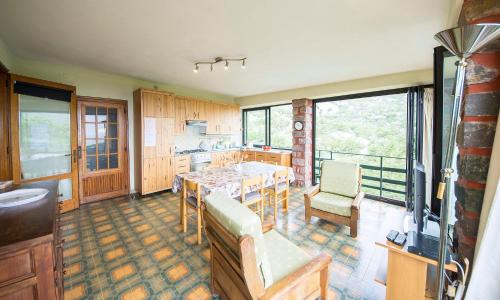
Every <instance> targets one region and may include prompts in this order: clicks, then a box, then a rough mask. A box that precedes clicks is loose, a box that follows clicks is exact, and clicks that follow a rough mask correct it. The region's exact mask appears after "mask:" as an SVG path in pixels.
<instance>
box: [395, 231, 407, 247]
mask: <svg viewBox="0 0 500 300" xmlns="http://www.w3.org/2000/svg"><path fill="white" fill-rule="evenodd" d="M405 242H406V234H404V233H398V236H397V237H396V239H395V240H394V244H396V245H398V246H403V245H404V244H405Z"/></svg>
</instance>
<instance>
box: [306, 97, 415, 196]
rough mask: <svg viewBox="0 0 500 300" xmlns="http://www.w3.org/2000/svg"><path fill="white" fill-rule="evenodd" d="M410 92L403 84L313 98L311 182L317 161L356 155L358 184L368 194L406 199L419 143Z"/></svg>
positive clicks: (318, 166)
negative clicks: (360, 179)
mask: <svg viewBox="0 0 500 300" xmlns="http://www.w3.org/2000/svg"><path fill="white" fill-rule="evenodd" d="M413 93H414V91H413V90H412V89H408V88H405V89H395V90H386V91H379V92H371V93H362V94H355V95H346V96H339V97H331V98H324V99H317V100H315V102H314V172H315V173H314V174H315V176H314V180H315V183H316V182H319V179H320V165H321V161H323V160H329V159H338V160H349V161H355V162H358V163H360V164H361V167H362V168H363V190H364V191H365V192H366V194H367V195H368V196H369V197H373V198H376V199H381V200H385V201H388V202H392V203H396V204H400V205H404V204H406V200H407V195H408V193H410V194H411V187H412V184H411V182H412V181H411V178H408V177H409V176H408V175H409V174H408V173H409V170H410V173H411V170H413V167H412V165H413V164H410V165H408V161H409V160H410V162H413V160H414V159H415V157H414V155H415V154H416V153H417V151H414V149H415V148H416V147H417V146H418V145H417V144H416V140H417V139H415V137H416V135H417V132H416V131H414V129H415V128H417V126H416V125H415V120H416V119H417V118H416V117H415V113H416V111H415V110H413V109H411V107H410V105H413V104H414V102H412V101H410V95H411V96H412V97H413V96H414V94H413ZM410 109H411V111H410ZM410 116H413V117H410ZM408 134H410V136H409V135H408ZM407 146H408V147H407Z"/></svg>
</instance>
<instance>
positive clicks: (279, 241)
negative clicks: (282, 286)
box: [264, 230, 312, 282]
mask: <svg viewBox="0 0 500 300" xmlns="http://www.w3.org/2000/svg"><path fill="white" fill-rule="evenodd" d="M264 241H265V244H266V248H267V254H268V256H269V259H270V262H271V270H272V274H273V281H274V282H278V280H280V279H282V278H283V277H285V276H287V275H288V274H290V273H292V272H294V271H295V270H297V269H299V268H300V267H302V266H304V265H306V264H307V263H309V262H310V261H311V260H312V257H311V256H310V255H309V254H307V253H306V252H305V251H304V250H302V249H301V248H299V247H298V246H297V245H295V244H294V243H292V242H290V241H289V240H288V239H286V238H285V237H283V236H282V235H281V234H279V233H278V232H277V231H275V230H270V231H268V232H266V233H265V234H264Z"/></svg>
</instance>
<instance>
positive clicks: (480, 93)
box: [455, 0, 500, 262]
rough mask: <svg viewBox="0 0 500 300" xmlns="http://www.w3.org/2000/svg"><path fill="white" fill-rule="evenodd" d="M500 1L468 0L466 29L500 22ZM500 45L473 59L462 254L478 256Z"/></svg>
mask: <svg viewBox="0 0 500 300" xmlns="http://www.w3.org/2000/svg"><path fill="white" fill-rule="evenodd" d="M496 2H497V1H495V0H465V1H464V4H463V7H462V13H461V18H460V23H461V25H463V24H475V23H481V22H499V21H500V7H499V6H498V5H497V4H496ZM499 46H500V43H499V42H497V43H493V44H491V45H490V46H488V47H487V48H486V49H485V50H484V51H483V52H481V53H478V54H475V55H473V56H472V57H471V58H470V59H469V60H468V66H467V69H466V75H465V77H466V79H465V91H464V103H463V111H462V112H461V113H462V114H461V123H460V124H459V128H458V136H457V143H458V148H459V154H458V161H457V165H458V170H457V171H458V181H457V182H456V183H455V194H456V196H457V202H456V207H455V210H456V217H457V222H456V224H455V236H456V237H457V243H458V253H459V255H460V256H461V257H462V258H463V257H467V258H468V259H469V260H470V261H471V262H472V259H473V257H474V250H475V245H476V238H477V231H478V226H479V216H480V214H481V207H482V204H483V196H484V189H485V186H486V178H487V175H488V169H489V162H490V156H491V149H492V146H493V140H494V136H495V128H496V123H497V121H498V120H497V118H498V110H499V103H500V76H499V75H500V52H499V49H500V47H499Z"/></svg>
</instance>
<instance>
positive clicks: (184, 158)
mask: <svg viewBox="0 0 500 300" xmlns="http://www.w3.org/2000/svg"><path fill="white" fill-rule="evenodd" d="M189 171H191V157H190V156H189V155H178V156H176V157H175V174H179V173H186V172H189Z"/></svg>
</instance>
